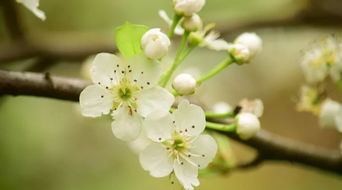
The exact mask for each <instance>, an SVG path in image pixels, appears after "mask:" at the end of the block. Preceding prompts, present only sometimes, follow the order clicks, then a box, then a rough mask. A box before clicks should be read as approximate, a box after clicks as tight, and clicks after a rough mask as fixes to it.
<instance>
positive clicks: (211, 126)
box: [206, 121, 236, 132]
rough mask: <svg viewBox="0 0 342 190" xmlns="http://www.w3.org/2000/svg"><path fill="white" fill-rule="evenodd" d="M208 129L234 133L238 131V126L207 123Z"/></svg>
mask: <svg viewBox="0 0 342 190" xmlns="http://www.w3.org/2000/svg"><path fill="white" fill-rule="evenodd" d="M206 128H207V129H213V130H217V131H225V132H234V131H235V130H236V125H235V124H229V125H223V124H218V123H213V122H209V121H207V123H206Z"/></svg>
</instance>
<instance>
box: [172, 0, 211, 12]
mask: <svg viewBox="0 0 342 190" xmlns="http://www.w3.org/2000/svg"><path fill="white" fill-rule="evenodd" d="M204 4H205V0H173V6H174V9H175V11H176V13H177V14H182V15H185V16H191V15H192V14H194V13H197V12H199V11H200V10H201V9H202V7H203V6H204Z"/></svg>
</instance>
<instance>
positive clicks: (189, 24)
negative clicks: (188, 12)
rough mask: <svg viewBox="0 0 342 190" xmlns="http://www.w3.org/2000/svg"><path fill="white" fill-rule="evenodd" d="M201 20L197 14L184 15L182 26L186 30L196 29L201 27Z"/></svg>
mask: <svg viewBox="0 0 342 190" xmlns="http://www.w3.org/2000/svg"><path fill="white" fill-rule="evenodd" d="M202 25H203V24H202V20H201V17H199V16H198V15H197V14H193V15H192V16H187V17H184V20H183V23H182V26H183V28H184V29H185V30H187V31H197V30H200V29H201V28H202Z"/></svg>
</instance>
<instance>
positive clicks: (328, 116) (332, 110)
mask: <svg viewBox="0 0 342 190" xmlns="http://www.w3.org/2000/svg"><path fill="white" fill-rule="evenodd" d="M340 109H342V108H341V104H340V103H338V102H336V101H333V100H331V99H326V100H325V101H324V103H323V105H322V107H321V111H320V115H319V122H320V125H321V126H322V127H324V128H335V127H336V126H337V122H336V120H337V117H338V114H339V111H340Z"/></svg>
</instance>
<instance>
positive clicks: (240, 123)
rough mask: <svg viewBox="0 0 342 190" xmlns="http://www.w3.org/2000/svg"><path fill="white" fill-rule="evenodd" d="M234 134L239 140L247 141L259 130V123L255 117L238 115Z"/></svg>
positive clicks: (244, 114)
mask: <svg viewBox="0 0 342 190" xmlns="http://www.w3.org/2000/svg"><path fill="white" fill-rule="evenodd" d="M236 126H237V129H236V132H237V134H238V135H239V136H240V138H241V139H249V138H251V137H253V136H254V135H255V134H256V133H257V132H258V131H259V130H260V122H259V119H258V117H257V116H256V115H254V114H251V113H240V114H239V115H237V116H236Z"/></svg>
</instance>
